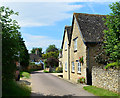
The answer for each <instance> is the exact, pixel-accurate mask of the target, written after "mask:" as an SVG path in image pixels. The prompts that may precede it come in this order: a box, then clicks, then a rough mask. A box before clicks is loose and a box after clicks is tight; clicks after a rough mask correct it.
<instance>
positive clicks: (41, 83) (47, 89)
mask: <svg viewBox="0 0 120 98" xmlns="http://www.w3.org/2000/svg"><path fill="white" fill-rule="evenodd" d="M31 81H32V94H31V96H94V95H93V94H91V93H88V92H87V91H85V90H84V89H83V88H82V87H81V86H78V85H76V84H72V83H70V82H68V81H65V80H63V79H60V78H58V77H56V76H54V75H51V74H50V73H43V72H41V71H35V72H32V73H31Z"/></svg>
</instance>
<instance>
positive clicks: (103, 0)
mask: <svg viewBox="0 0 120 98" xmlns="http://www.w3.org/2000/svg"><path fill="white" fill-rule="evenodd" d="M116 1H119V0H17V1H16V0H4V1H3V2H116Z"/></svg>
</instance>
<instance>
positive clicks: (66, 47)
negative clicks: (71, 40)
mask: <svg viewBox="0 0 120 98" xmlns="http://www.w3.org/2000/svg"><path fill="white" fill-rule="evenodd" d="M65 50H67V41H66V42H65Z"/></svg>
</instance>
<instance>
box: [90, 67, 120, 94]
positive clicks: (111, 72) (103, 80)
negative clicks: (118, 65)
mask: <svg viewBox="0 0 120 98" xmlns="http://www.w3.org/2000/svg"><path fill="white" fill-rule="evenodd" d="M103 68H104V66H93V67H92V85H93V86H96V87H99V88H104V89H108V90H110V91H114V92H117V93H120V72H119V71H120V70H118V69H112V68H111V69H107V70H106V71H105V70H104V69H103Z"/></svg>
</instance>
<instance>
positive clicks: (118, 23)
mask: <svg viewBox="0 0 120 98" xmlns="http://www.w3.org/2000/svg"><path fill="white" fill-rule="evenodd" d="M109 6H110V9H111V10H112V13H110V15H108V16H107V17H106V19H104V20H105V21H106V23H105V25H106V26H107V28H108V29H107V30H104V39H105V40H104V44H105V45H104V49H105V52H106V54H107V55H108V56H109V57H110V60H112V61H114V62H116V61H117V62H120V2H116V3H112V4H111V5H109Z"/></svg>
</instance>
